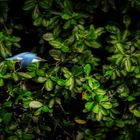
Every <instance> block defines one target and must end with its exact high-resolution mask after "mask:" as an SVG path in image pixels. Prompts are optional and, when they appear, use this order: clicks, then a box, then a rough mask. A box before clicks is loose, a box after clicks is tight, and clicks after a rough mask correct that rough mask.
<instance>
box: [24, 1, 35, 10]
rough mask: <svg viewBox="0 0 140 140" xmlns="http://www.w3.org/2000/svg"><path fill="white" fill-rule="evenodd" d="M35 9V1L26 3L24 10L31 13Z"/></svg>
mask: <svg viewBox="0 0 140 140" xmlns="http://www.w3.org/2000/svg"><path fill="white" fill-rule="evenodd" d="M34 7H35V2H34V0H27V1H25V2H24V7H23V10H25V11H29V10H32V9H33V8H34Z"/></svg>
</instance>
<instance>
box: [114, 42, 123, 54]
mask: <svg viewBox="0 0 140 140" xmlns="http://www.w3.org/2000/svg"><path fill="white" fill-rule="evenodd" d="M116 47H117V49H118V50H119V51H120V52H121V53H122V54H125V53H124V48H123V45H122V44H121V43H117V44H116Z"/></svg>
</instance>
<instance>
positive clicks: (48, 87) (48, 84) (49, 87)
mask: <svg viewBox="0 0 140 140" xmlns="http://www.w3.org/2000/svg"><path fill="white" fill-rule="evenodd" d="M44 86H45V88H46V90H47V91H51V90H52V89H53V82H52V80H51V79H48V80H47V81H46V82H45V85H44Z"/></svg>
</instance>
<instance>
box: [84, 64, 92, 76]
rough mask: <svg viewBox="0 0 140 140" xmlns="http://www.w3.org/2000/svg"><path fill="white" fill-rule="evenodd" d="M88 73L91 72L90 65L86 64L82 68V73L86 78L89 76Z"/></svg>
mask: <svg viewBox="0 0 140 140" xmlns="http://www.w3.org/2000/svg"><path fill="white" fill-rule="evenodd" d="M90 72H91V65H90V64H86V65H85V66H84V73H85V74H86V75H87V76H89V74H90Z"/></svg>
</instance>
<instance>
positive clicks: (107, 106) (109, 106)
mask: <svg viewBox="0 0 140 140" xmlns="http://www.w3.org/2000/svg"><path fill="white" fill-rule="evenodd" d="M102 106H103V107H104V108H105V109H111V108H112V104H111V103H110V102H103V103H102Z"/></svg>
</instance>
